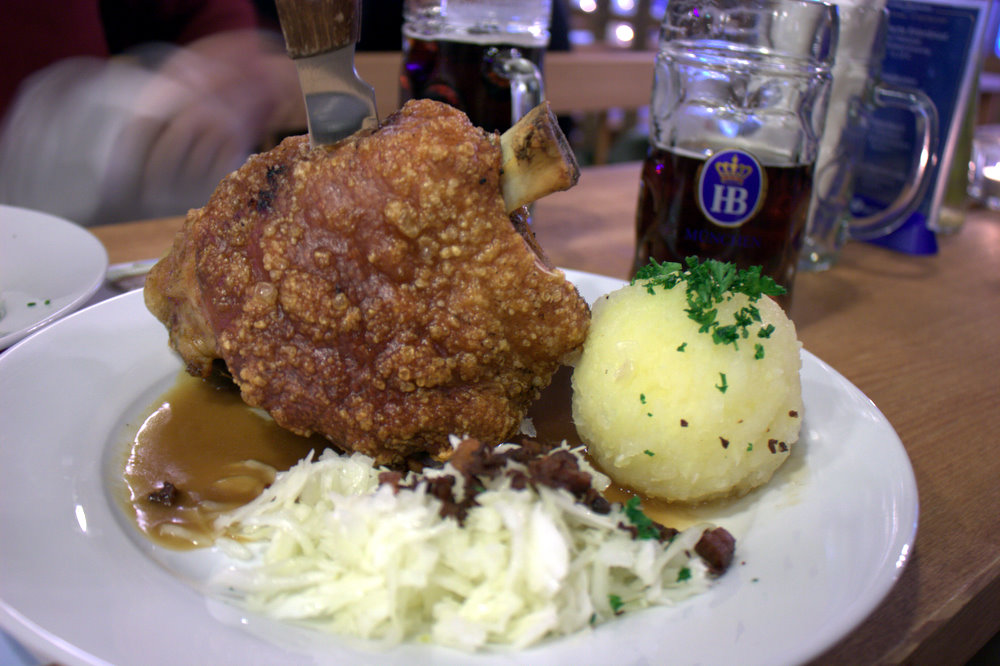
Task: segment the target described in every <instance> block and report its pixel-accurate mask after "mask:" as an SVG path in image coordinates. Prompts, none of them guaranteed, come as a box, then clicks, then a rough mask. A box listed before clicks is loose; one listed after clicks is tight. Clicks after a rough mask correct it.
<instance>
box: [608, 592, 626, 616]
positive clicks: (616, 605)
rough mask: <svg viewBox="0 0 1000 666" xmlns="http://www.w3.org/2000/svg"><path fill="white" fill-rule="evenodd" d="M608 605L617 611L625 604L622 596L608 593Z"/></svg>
mask: <svg viewBox="0 0 1000 666" xmlns="http://www.w3.org/2000/svg"><path fill="white" fill-rule="evenodd" d="M608 605H609V606H611V610H613V611H614V612H615V613H617V612H618V611H620V610H621V608H622V606H624V605H625V602H624V601H622V598H621V597H619V596H618V595H617V594H609V595H608Z"/></svg>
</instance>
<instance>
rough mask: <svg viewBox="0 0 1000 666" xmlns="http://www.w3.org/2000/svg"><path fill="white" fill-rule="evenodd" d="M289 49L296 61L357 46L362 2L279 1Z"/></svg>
mask: <svg viewBox="0 0 1000 666" xmlns="http://www.w3.org/2000/svg"><path fill="white" fill-rule="evenodd" d="M274 4H275V6H276V7H277V10H278V20H279V21H280V22H281V32H282V33H283V34H284V35H285V48H286V50H287V51H288V55H290V56H291V57H292V58H293V59H294V58H305V57H307V56H315V55H320V54H322V53H327V52H329V51H336V50H337V49H342V48H344V47H345V46H353V45H354V44H355V43H357V41H358V37H359V36H360V35H361V0H275V3H274Z"/></svg>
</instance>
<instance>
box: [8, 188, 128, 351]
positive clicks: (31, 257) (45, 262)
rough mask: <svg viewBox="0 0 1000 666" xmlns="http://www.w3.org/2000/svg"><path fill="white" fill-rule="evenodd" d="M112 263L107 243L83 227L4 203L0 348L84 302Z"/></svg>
mask: <svg viewBox="0 0 1000 666" xmlns="http://www.w3.org/2000/svg"><path fill="white" fill-rule="evenodd" d="M107 268H108V253H107V251H106V250H105V249H104V245H102V244H101V241H99V240H98V239H97V237H96V236H94V235H93V234H92V233H90V232H89V231H87V230H86V229H84V228H83V227H81V226H78V225H76V224H73V223H72V222H69V221H67V220H64V219H62V218H60V217H54V216H52V215H49V214H47V213H41V212H38V211H34V210H27V209H25V208H15V207H13V206H3V205H0V312H2V316H0V350H2V349H6V348H7V347H9V346H10V345H12V344H14V343H15V342H17V341H18V340H20V339H21V338H23V337H25V336H27V335H28V334H29V333H32V332H33V331H36V330H38V329H39V328H41V327H42V326H45V325H46V324H49V323H51V322H53V321H55V320H56V319H58V318H60V317H63V316H65V315H67V314H69V313H70V312H72V311H73V310H76V309H77V308H78V307H80V306H81V305H82V304H83V303H84V302H86V300H87V299H88V298H90V297H91V296H92V295H93V294H94V292H95V291H97V288H98V287H100V286H101V283H102V282H103V281H104V273H105V272H106V271H107Z"/></svg>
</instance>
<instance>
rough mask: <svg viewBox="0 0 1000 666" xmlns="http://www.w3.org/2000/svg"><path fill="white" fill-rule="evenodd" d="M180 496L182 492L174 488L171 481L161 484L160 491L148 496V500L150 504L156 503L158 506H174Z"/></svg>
mask: <svg viewBox="0 0 1000 666" xmlns="http://www.w3.org/2000/svg"><path fill="white" fill-rule="evenodd" d="M179 496H180V491H179V490H177V488H176V487H175V486H174V484H172V483H170V482H169V481H164V482H163V483H162V484H160V487H159V489H157V490H154V491H153V492H151V493H149V494H148V495H146V499H148V500H149V501H150V502H156V503H157V504H162V505H163V506H173V505H174V502H176V501H177V498H178V497H179Z"/></svg>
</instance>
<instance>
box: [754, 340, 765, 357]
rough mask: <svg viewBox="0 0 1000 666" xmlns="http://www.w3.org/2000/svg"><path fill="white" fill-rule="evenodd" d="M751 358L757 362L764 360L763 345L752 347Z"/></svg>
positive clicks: (757, 344)
mask: <svg viewBox="0 0 1000 666" xmlns="http://www.w3.org/2000/svg"><path fill="white" fill-rule="evenodd" d="M753 357H754V358H755V359H756V360H758V361H759V360H760V359H762V358H764V345H762V344H760V343H759V342H758V343H756V344H755V345H754V346H753Z"/></svg>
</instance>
